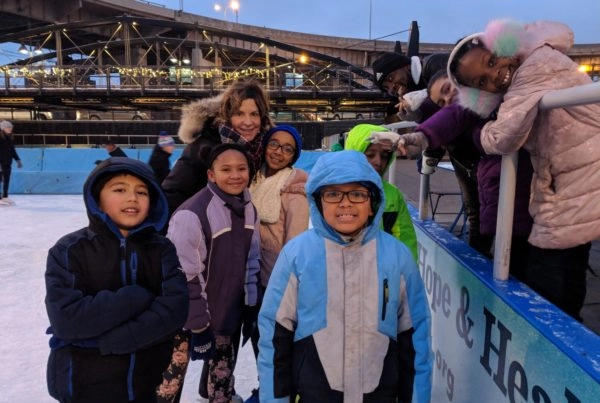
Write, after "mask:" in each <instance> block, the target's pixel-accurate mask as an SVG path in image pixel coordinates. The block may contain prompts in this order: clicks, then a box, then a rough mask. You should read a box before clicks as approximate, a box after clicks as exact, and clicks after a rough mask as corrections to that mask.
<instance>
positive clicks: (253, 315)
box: [242, 305, 258, 347]
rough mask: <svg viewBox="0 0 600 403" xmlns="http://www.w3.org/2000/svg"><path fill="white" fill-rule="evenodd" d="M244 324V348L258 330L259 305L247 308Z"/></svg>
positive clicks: (244, 314)
mask: <svg viewBox="0 0 600 403" xmlns="http://www.w3.org/2000/svg"><path fill="white" fill-rule="evenodd" d="M242 319H243V324H242V347H243V346H244V345H245V344H246V342H248V340H249V339H250V337H251V336H252V333H254V331H255V330H256V327H257V320H258V305H254V306H245V307H244V313H243V318H242Z"/></svg>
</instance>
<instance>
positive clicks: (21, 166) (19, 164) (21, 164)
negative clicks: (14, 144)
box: [17, 160, 23, 168]
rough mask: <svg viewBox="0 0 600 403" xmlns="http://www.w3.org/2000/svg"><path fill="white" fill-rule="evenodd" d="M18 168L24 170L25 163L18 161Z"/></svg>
mask: <svg viewBox="0 0 600 403" xmlns="http://www.w3.org/2000/svg"><path fill="white" fill-rule="evenodd" d="M17 168H23V163H22V162H21V160H19V161H17Z"/></svg>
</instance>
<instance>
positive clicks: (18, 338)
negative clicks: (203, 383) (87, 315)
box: [0, 195, 258, 403]
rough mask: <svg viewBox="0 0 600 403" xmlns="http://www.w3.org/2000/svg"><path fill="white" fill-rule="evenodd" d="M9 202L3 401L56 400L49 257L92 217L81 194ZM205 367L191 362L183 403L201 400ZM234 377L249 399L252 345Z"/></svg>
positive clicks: (5, 214)
mask: <svg viewBox="0 0 600 403" xmlns="http://www.w3.org/2000/svg"><path fill="white" fill-rule="evenodd" d="M10 198H11V199H13V200H14V201H15V202H16V205H15V206H11V207H4V206H2V207H0V357H2V362H3V363H4V364H3V365H2V367H0V385H1V387H2V393H1V395H2V398H1V399H0V400H1V401H4V402H13V403H30V402H36V403H46V402H54V401H55V400H54V399H52V398H51V397H50V396H49V395H48V392H47V388H46V362H47V359H48V354H49V351H50V350H49V347H48V339H49V337H48V336H47V335H46V334H45V333H46V329H47V327H48V317H47V315H46V308H45V306H44V297H45V293H46V291H45V284H44V271H45V269H46V257H47V255H48V249H49V248H50V247H52V245H54V243H55V242H56V241H57V240H58V239H59V238H60V237H61V236H63V235H65V234H67V233H69V232H72V231H74V230H76V229H79V228H81V227H83V226H85V225H87V216H86V213H85V208H84V205H83V199H82V196H81V195H15V196H12V195H11V197H10ZM201 367H202V361H195V362H192V363H190V366H189V369H188V374H187V377H186V381H185V385H184V389H183V395H182V399H181V402H182V403H192V402H197V401H198V393H197V391H198V381H199V378H200V370H201ZM235 376H236V390H237V392H238V394H239V395H241V396H242V397H244V398H247V397H248V396H250V392H251V390H252V389H253V388H255V387H256V386H257V383H258V382H257V377H256V364H255V360H254V356H253V354H252V349H251V347H250V343H248V344H246V346H245V347H244V348H243V349H241V350H240V356H239V360H238V364H237V366H236V370H235Z"/></svg>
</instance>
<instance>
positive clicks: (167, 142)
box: [158, 130, 175, 147]
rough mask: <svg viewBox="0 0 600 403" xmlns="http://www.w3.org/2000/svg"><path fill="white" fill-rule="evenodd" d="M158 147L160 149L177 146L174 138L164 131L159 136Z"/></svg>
mask: <svg viewBox="0 0 600 403" xmlns="http://www.w3.org/2000/svg"><path fill="white" fill-rule="evenodd" d="M158 145H159V146H160V147H168V146H173V145H175V140H173V137H171V136H169V133H167V132H166V131H164V130H163V131H161V132H160V133H159V134H158Z"/></svg>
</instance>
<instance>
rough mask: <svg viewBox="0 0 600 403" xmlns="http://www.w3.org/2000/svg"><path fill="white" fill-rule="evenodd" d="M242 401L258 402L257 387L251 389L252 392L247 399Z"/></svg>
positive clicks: (247, 402) (248, 402) (246, 402)
mask: <svg viewBox="0 0 600 403" xmlns="http://www.w3.org/2000/svg"><path fill="white" fill-rule="evenodd" d="M244 403H260V400H259V398H258V389H252V394H251V395H250V397H249V398H248V399H246V400H244Z"/></svg>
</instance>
